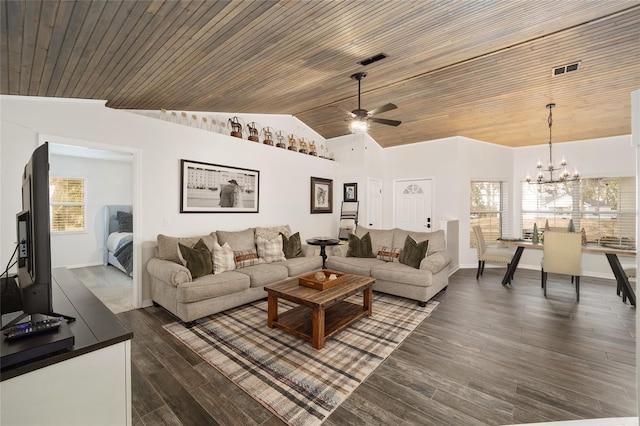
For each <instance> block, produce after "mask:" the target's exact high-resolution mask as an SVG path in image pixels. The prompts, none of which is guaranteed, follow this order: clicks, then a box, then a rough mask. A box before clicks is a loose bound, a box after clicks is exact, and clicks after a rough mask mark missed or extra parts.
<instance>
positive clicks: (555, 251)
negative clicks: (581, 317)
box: [542, 232, 582, 302]
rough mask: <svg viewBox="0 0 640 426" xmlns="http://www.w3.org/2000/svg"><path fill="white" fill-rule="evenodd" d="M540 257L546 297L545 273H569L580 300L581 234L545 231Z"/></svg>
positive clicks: (578, 300)
mask: <svg viewBox="0 0 640 426" xmlns="http://www.w3.org/2000/svg"><path fill="white" fill-rule="evenodd" d="M542 247H543V257H542V288H543V292H544V297H547V274H548V273H552V274H562V275H570V276H571V281H572V282H574V284H575V286H576V302H580V275H582V234H580V233H579V232H545V233H544V244H543V246H542Z"/></svg>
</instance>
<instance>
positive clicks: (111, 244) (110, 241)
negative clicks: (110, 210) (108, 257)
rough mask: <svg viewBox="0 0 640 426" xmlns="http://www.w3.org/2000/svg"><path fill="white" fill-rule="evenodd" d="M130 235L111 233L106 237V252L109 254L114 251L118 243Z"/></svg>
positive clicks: (127, 233)
mask: <svg viewBox="0 0 640 426" xmlns="http://www.w3.org/2000/svg"><path fill="white" fill-rule="evenodd" d="M131 234H132V233H131V232H112V233H111V234H109V236H108V237H107V250H109V251H110V252H114V251H116V249H117V248H118V244H119V243H120V241H121V240H122V239H123V238H126V237H128V236H129V235H131Z"/></svg>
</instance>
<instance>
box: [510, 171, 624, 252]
mask: <svg viewBox="0 0 640 426" xmlns="http://www.w3.org/2000/svg"><path fill="white" fill-rule="evenodd" d="M635 206H636V187H635V178H634V177H624V178H592V179H581V180H580V181H573V182H564V183H556V184H544V185H537V184H529V183H526V182H523V183H522V216H521V229H522V237H523V238H525V239H530V238H531V235H532V231H533V225H534V224H537V226H538V229H539V230H540V231H542V230H543V229H544V227H545V225H546V224H547V223H548V224H549V226H550V227H552V226H555V227H569V224H570V222H571V221H573V226H574V228H575V229H576V231H580V230H582V229H584V230H585V234H586V236H587V242H589V243H593V244H600V245H606V246H613V247H617V248H621V249H635V247H636V243H635V234H636V207H635Z"/></svg>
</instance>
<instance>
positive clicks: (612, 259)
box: [499, 239, 636, 306]
mask: <svg viewBox="0 0 640 426" xmlns="http://www.w3.org/2000/svg"><path fill="white" fill-rule="evenodd" d="M499 243H500V245H501V246H506V247H514V246H515V247H516V251H515V253H514V254H513V258H512V259H511V263H510V264H509V267H508V268H507V271H506V272H505V274H504V277H503V278H502V285H508V284H511V280H512V279H513V275H514V273H515V271H516V269H517V268H518V263H519V262H520V258H521V257H522V253H523V252H524V249H532V250H542V249H543V247H544V244H543V243H542V242H540V243H534V242H532V241H527V240H516V239H502V240H499ZM582 253H592V254H604V255H605V256H606V258H607V261H608V262H609V266H610V267H611V271H612V272H613V275H614V277H615V279H616V283H617V290H616V291H617V293H618V295H619V296H620V295H621V296H622V301H623V302H626V301H627V299H628V300H629V303H630V304H631V305H633V306H635V305H636V294H635V291H634V290H633V287H631V284H630V283H629V277H627V274H626V273H625V272H624V268H623V267H622V264H621V263H620V259H619V257H618V256H629V257H635V256H636V250H629V249H626V248H620V247H615V246H602V245H597V244H587V245H583V246H582Z"/></svg>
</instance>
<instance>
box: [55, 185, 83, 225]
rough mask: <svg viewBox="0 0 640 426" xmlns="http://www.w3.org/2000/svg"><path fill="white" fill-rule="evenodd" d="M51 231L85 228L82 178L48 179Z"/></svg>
mask: <svg viewBox="0 0 640 426" xmlns="http://www.w3.org/2000/svg"><path fill="white" fill-rule="evenodd" d="M49 197H50V200H51V231H54V232H65V231H84V230H85V182H84V179H82V178H66V177H52V178H50V179H49Z"/></svg>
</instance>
